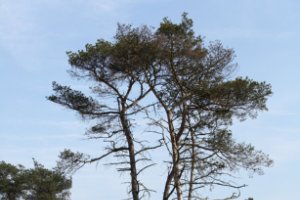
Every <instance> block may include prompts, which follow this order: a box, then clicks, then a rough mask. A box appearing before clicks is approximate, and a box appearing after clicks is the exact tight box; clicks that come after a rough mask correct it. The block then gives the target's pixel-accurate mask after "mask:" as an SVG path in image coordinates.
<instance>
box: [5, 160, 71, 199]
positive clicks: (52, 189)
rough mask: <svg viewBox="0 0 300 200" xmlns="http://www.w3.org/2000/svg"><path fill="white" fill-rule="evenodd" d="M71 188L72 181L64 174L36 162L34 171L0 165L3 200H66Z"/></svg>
mask: <svg viewBox="0 0 300 200" xmlns="http://www.w3.org/2000/svg"><path fill="white" fill-rule="evenodd" d="M71 186H72V181H71V179H70V178H67V177H66V176H65V175H64V173H63V172H61V171H59V170H57V169H53V170H49V169H46V168H44V166H43V165H41V164H39V163H38V162H37V161H35V160H34V168H32V169H25V168H24V167H23V166H22V165H17V166H14V165H12V164H9V163H5V162H4V161H2V162H1V163H0V198H1V200H16V199H20V198H21V199H25V200H40V199H43V200H65V199H69V196H70V192H69V189H70V188H71Z"/></svg>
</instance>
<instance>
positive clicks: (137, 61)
mask: <svg viewBox="0 0 300 200" xmlns="http://www.w3.org/2000/svg"><path fill="white" fill-rule="evenodd" d="M68 56H69V63H70V65H71V67H72V68H71V70H70V74H71V75H72V76H73V77H76V78H78V79H87V80H89V81H91V82H92V83H93V86H92V87H91V93H89V94H84V93H83V92H81V91H76V90H73V89H72V88H71V87H69V86H62V85H60V84H58V83H56V82H54V83H53V89H54V92H55V94H54V95H52V96H49V97H48V99H49V100H51V101H53V102H55V103H58V104H61V105H63V106H65V107H67V108H69V109H72V110H75V111H77V112H78V113H79V114H80V116H81V117H82V118H84V119H88V120H91V121H93V123H94V124H95V125H93V126H92V127H91V128H90V129H89V130H88V131H87V133H86V134H87V136H88V137H90V138H95V139H102V141H103V142H104V143H106V144H108V145H107V146H106V148H105V150H104V151H105V152H104V153H103V154H102V155H99V157H95V158H91V157H90V156H88V155H86V154H83V153H80V152H72V151H71V150H65V151H64V152H62V153H61V155H60V158H61V160H60V161H59V166H60V167H62V168H66V169H69V170H71V171H72V170H77V169H79V168H80V167H82V166H83V165H85V164H87V163H92V162H95V161H99V160H101V159H102V158H104V157H106V156H110V155H113V156H115V157H116V158H118V159H117V161H116V162H115V163H111V164H112V165H116V166H117V169H118V171H121V172H127V171H129V172H130V173H129V176H130V190H129V191H130V196H131V197H132V199H134V200H139V199H142V198H143V197H145V195H147V194H149V193H150V192H151V191H152V190H151V189H150V188H148V187H147V186H145V185H144V184H143V182H142V180H140V179H139V174H140V173H141V172H142V171H144V170H145V169H147V168H148V167H151V166H152V165H153V164H154V163H155V162H154V161H152V160H151V159H150V157H149V156H148V155H149V154H150V155H151V151H152V150H155V149H159V151H164V152H166V155H168V156H169V157H168V158H166V161H167V162H166V163H167V164H166V168H167V169H168V173H167V174H166V178H165V186H164V192H163V194H162V199H164V200H167V199H173V198H175V199H177V200H182V199H188V200H191V199H200V197H201V189H203V188H205V187H210V188H212V187H213V186H223V187H230V188H235V189H239V188H241V187H244V186H245V185H240V184H234V183H232V181H230V179H231V178H232V175H233V174H234V173H235V172H236V171H238V170H240V169H243V170H247V171H249V172H251V173H258V174H262V173H263V171H262V167H268V166H270V165H271V164H272V161H271V160H270V159H269V157H268V155H266V154H264V153H263V152H261V151H258V150H255V148H254V147H253V146H252V145H251V144H247V143H238V142H236V141H235V140H234V138H233V133H232V131H231V130H230V125H232V122H233V119H239V120H241V121H242V120H245V119H247V118H248V117H251V118H255V117H256V116H257V113H258V111H265V110H267V107H266V101H267V97H269V96H270V95H271V94H272V91H271V86H270V85H269V84H267V83H265V82H257V81H254V80H252V79H250V78H248V77H236V76H234V75H233V72H234V70H235V69H236V64H235V63H234V57H235V55H234V51H233V50H232V49H228V48H224V47H223V45H222V44H221V42H219V41H215V42H210V43H209V45H205V43H204V41H203V39H202V37H201V36H197V35H195V33H194V30H193V21H192V20H191V19H190V18H188V17H187V14H186V13H184V14H183V15H182V21H181V22H180V23H178V24H176V23H173V22H172V21H171V20H169V19H167V18H165V19H163V21H162V22H161V24H160V26H159V28H157V29H153V28H149V27H147V26H142V27H138V28H135V27H132V26H131V25H118V29H117V32H116V35H115V37H114V41H106V40H103V39H101V40H98V41H97V42H96V43H95V44H94V45H93V44H87V45H86V47H85V49H84V50H79V51H78V52H68ZM138 119H146V121H147V123H146V124H147V125H146V126H147V128H146V129H147V131H146V132H148V133H150V134H148V135H143V136H141V135H140V134H139V133H140V130H139V129H138V125H139V124H138V123H136V124H135V123H134V122H135V121H138ZM153 138H156V139H155V140H153ZM146 152H148V154H146ZM120 159H121V161H120Z"/></svg>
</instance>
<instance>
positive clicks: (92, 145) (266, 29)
mask: <svg viewBox="0 0 300 200" xmlns="http://www.w3.org/2000/svg"><path fill="white" fill-rule="evenodd" d="M299 11H300V1H298V0H226V1H224V0H207V1H204V0H194V1H192V0H185V1H183V0H181V1H180V0H115V1H113V0H72V1H71V0H0V92H1V98H0V160H4V161H6V162H10V163H13V164H23V165H25V166H27V167H31V166H32V160H31V158H33V157H34V158H36V159H37V160H38V161H40V162H41V163H42V164H44V165H45V166H46V167H49V168H51V167H53V166H54V165H55V161H56V159H57V155H58V154H59V152H60V151H62V150H63V149H64V148H71V149H73V150H76V151H83V152H86V153H91V154H93V155H97V153H100V152H101V147H102V146H101V144H99V143H97V141H90V140H86V139H85V137H84V135H83V134H84V131H85V129H86V128H87V124H85V123H84V122H82V121H81V120H80V118H79V117H78V116H76V115H75V113H73V112H72V111H69V110H67V109H65V108H62V107H60V106H59V105H55V104H53V103H51V102H49V101H47V100H46V98H45V97H46V96H49V95H50V94H52V91H51V83H52V81H57V82H59V83H61V84H66V85H73V86H74V87H75V88H81V87H83V86H84V84H87V82H77V81H76V80H72V79H70V78H69V75H68V74H67V72H66V70H67V69H68V68H69V65H68V62H67V56H66V54H65V52H66V51H69V50H73V51H76V50H79V49H83V48H84V45H85V44H86V43H94V42H96V40H97V39H100V38H104V39H107V40H112V39H113V35H114V33H115V30H116V24H117V23H118V22H120V23H126V24H133V25H135V26H140V25H143V24H146V25H150V26H153V27H158V25H159V23H160V21H161V20H162V18H163V17H168V18H170V19H171V20H173V21H174V22H179V20H180V17H181V14H182V13H183V12H188V13H189V17H191V18H192V19H193V20H194V29H195V31H196V33H197V34H200V35H202V36H204V37H205V42H206V43H208V42H209V41H212V40H220V41H221V42H222V43H223V44H224V46H225V47H230V48H233V49H234V50H235V52H236V56H237V57H236V59H235V60H236V62H238V64H239V67H238V70H237V72H236V74H237V75H241V76H249V77H250V78H253V79H255V80H258V81H266V82H267V83H270V84H271V85H272V86H273V91H274V95H273V96H272V97H271V98H270V99H269V101H268V107H269V111H268V112H264V113H260V114H259V116H258V118H257V119H255V120H251V119H249V120H247V121H245V122H242V123H240V122H236V123H234V125H233V127H232V129H233V131H234V136H235V138H237V140H238V141H245V142H250V143H252V144H253V145H254V146H256V147H257V149H261V150H263V151H264V152H265V153H268V154H269V155H270V157H271V158H273V160H274V162H275V163H274V166H273V167H272V168H269V169H266V170H265V175H263V176H255V177H254V178H251V179H248V178H247V177H245V176H243V178H242V179H241V180H240V181H239V182H241V183H246V184H248V185H249V186H248V187H246V188H244V189H243V190H241V192H242V196H241V198H240V199H241V200H244V199H245V198H247V197H250V196H252V197H254V199H255V200H283V199H288V200H298V199H299V192H298V191H299V186H300V184H299V180H300V173H299V171H298V170H299V168H300V123H299V115H300V104H299V102H300V92H299V87H300V75H299V74H300V66H299V65H300V64H299V63H300V62H299V58H300V56H299V52H300V23H299V20H300V12H299ZM158 167H160V168H161V167H163V164H158ZM157 171H158V168H157V169H153V170H152V173H155V172H157ZM160 177H163V172H158V176H156V177H155V176H153V175H152V174H151V175H147V174H146V175H145V178H147V180H148V183H149V184H150V185H153V186H155V185H157V184H158V185H159V182H163V181H164V179H160ZM126 180H127V179H126V176H121V175H119V174H117V173H115V170H114V169H113V167H102V163H101V162H100V163H98V165H97V164H95V165H91V166H88V167H86V168H83V169H82V170H81V171H79V172H78V173H77V174H75V175H74V177H73V188H72V200H85V199H87V200H94V199H98V200H118V199H124V198H125V197H126V196H125V193H126V186H125V185H124V184H121V182H122V181H126ZM217 195H218V194H216V196H217ZM159 197H160V193H159V191H158V194H154V195H153V198H152V199H159Z"/></svg>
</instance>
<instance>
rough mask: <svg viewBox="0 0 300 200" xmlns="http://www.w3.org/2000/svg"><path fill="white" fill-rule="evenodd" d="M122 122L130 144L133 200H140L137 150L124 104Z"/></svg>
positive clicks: (121, 114) (121, 115)
mask: <svg viewBox="0 0 300 200" xmlns="http://www.w3.org/2000/svg"><path fill="white" fill-rule="evenodd" d="M120 121H121V124H122V127H123V130H124V134H125V136H126V140H127V144H128V152H129V160H130V176H131V194H132V198H133V200H139V182H138V179H137V169H136V160H135V149H134V143H133V137H132V134H131V131H130V128H129V123H128V120H127V118H126V114H125V105H124V104H123V105H122V110H121V112H120Z"/></svg>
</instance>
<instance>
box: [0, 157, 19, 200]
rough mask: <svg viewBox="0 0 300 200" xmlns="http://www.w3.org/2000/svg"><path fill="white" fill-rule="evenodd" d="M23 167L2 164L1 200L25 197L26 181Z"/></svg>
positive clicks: (0, 173)
mask: <svg viewBox="0 0 300 200" xmlns="http://www.w3.org/2000/svg"><path fill="white" fill-rule="evenodd" d="M23 170H24V167H23V166H22V165H17V166H14V165H12V164H9V163H5V162H4V161H1V162H0V199H1V200H6V199H8V200H14V199H17V198H19V197H21V196H22V195H23V192H24V179H23V176H22V171H23Z"/></svg>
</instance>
